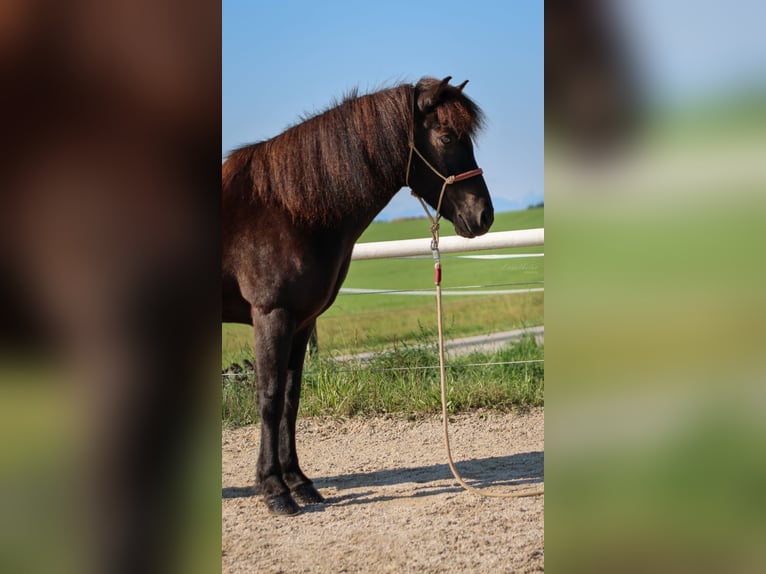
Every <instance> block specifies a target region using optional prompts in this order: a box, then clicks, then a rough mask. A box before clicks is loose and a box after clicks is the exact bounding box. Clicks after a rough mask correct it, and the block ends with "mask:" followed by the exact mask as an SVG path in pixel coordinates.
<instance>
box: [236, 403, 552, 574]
mask: <svg viewBox="0 0 766 574" xmlns="http://www.w3.org/2000/svg"><path fill="white" fill-rule="evenodd" d="M450 420H451V422H450V438H451V445H452V453H453V459H454V460H455V461H456V463H457V468H458V470H459V471H460V472H461V474H462V475H463V477H464V478H465V479H466V480H468V481H469V482H471V483H472V484H474V486H478V487H488V488H489V489H491V490H492V491H507V490H509V489H513V490H522V489H530V488H539V487H540V486H541V485H542V481H543V458H544V457H543V444H544V415H543V410H542V409H534V410H532V411H531V412H528V413H523V414H521V413H494V412H474V413H469V414H461V415H457V416H455V417H453V418H451V419H450ZM298 424H299V428H298V453H299V455H300V457H301V466H302V468H303V470H304V472H306V474H307V475H308V476H310V477H312V478H313V479H314V484H315V486H316V487H317V488H318V489H319V491H320V492H321V493H322V494H323V495H324V497H325V498H326V499H327V502H326V503H325V504H320V505H315V506H309V507H305V508H304V511H303V512H302V513H301V514H299V515H297V516H294V517H273V516H271V515H269V514H268V512H267V510H266V507H265V505H264V504H263V502H262V501H261V499H260V497H259V496H257V495H254V494H253V492H252V490H251V488H250V484H251V483H252V480H253V477H254V468H255V461H256V457H257V452H258V440H259V431H258V428H257V426H251V427H244V428H240V429H236V430H226V431H224V432H223V436H222V449H223V465H222V481H223V491H222V498H223V500H222V504H223V509H222V512H223V524H222V528H223V534H222V536H223V540H222V547H223V555H222V569H223V572H227V573H240V572H241V573H253V572H258V573H277V572H284V573H291V572H312V573H313V572H317V573H325V572H327V573H330V572H332V573H338V572H392V573H393V572H396V573H401V572H439V573H442V572H456V573H457V572H460V573H465V572H492V573H493V574H494V573H499V572H542V571H543V570H544V538H543V514H544V497H543V496H536V497H531V498H510V499H507V498H506V499H502V498H484V497H479V496H476V495H473V494H470V493H468V492H465V491H464V490H462V488H460V486H458V485H457V484H456V482H455V480H454V478H453V477H452V475H451V473H450V470H449V467H448V466H447V464H446V455H445V453H444V447H443V438H442V430H441V421H440V419H439V418H438V417H428V418H425V419H421V420H415V421H411V420H405V419H403V418H396V417H371V418H353V419H351V420H335V419H316V418H315V419H304V420H299V422H298Z"/></svg>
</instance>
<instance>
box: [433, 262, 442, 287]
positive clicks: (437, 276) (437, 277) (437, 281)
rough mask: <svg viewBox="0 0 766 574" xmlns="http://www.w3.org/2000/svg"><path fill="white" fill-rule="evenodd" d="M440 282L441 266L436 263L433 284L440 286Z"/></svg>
mask: <svg viewBox="0 0 766 574" xmlns="http://www.w3.org/2000/svg"><path fill="white" fill-rule="evenodd" d="M441 282H442V268H441V265H439V264H438V263H437V264H436V265H434V283H435V284H436V285H439V284H441Z"/></svg>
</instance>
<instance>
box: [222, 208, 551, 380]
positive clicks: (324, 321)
mask: <svg viewBox="0 0 766 574" xmlns="http://www.w3.org/2000/svg"><path fill="white" fill-rule="evenodd" d="M536 227H544V209H543V208H533V209H527V210H524V211H515V212H506V213H498V214H497V215H496V218H495V223H494V225H493V227H492V231H509V230H514V229H531V228H536ZM441 235H442V236H448V235H454V230H453V228H452V224H450V223H449V222H446V221H445V222H444V223H443V225H442V229H441ZM428 236H429V231H428V222H427V220H426V219H425V218H419V219H413V220H404V221H394V222H375V223H373V224H372V225H371V226H370V227H369V228H368V229H367V231H365V233H364V235H363V236H362V238H361V240H360V242H368V241H390V240H395V239H413V238H418V237H428ZM542 252H543V248H542V247H528V248H517V249H503V250H496V251H486V252H482V253H483V254H512V253H542ZM461 255H469V254H461ZM442 266H443V281H442V285H443V288H444V290H445V292H450V291H456V290H458V289H457V288H458V287H474V289H471V291H476V290H479V291H481V290H483V291H497V290H514V289H525V288H530V287H533V288H534V287H538V288H539V287H542V286H543V279H544V273H543V269H544V257H533V258H519V259H466V258H463V257H460V256H457V255H445V256H443V259H442ZM343 286H344V288H356V289H390V290H419V289H422V290H426V294H425V295H424V296H416V295H415V296H413V295H394V294H344V293H341V294H340V295H339V296H338V299H337V300H336V301H335V304H334V305H333V306H332V307H331V308H330V309H329V310H328V311H327V312H326V313H325V314H324V315H323V316H322V317H320V318H319V320H318V322H317V331H318V338H319V345H320V351H321V353H322V354H323V355H339V354H350V353H357V352H362V351H367V350H371V349H384V348H390V347H392V346H394V345H399V346H400V345H402V344H411V343H413V342H415V341H418V340H419V339H420V337H421V335H422V333H423V331H424V330H431V329H433V328H435V325H436V315H435V298H434V297H433V296H432V295H430V293H433V288H434V287H433V261H432V260H431V258H430V257H428V258H424V259H380V260H370V261H354V262H353V263H352V264H351V268H350V270H349V274H348V277H347V279H346V281H345V283H344V285H343ZM543 301H544V296H543V293H526V294H502V295H495V294H487V295H447V296H445V300H444V312H445V319H444V323H445V330H446V336H447V337H449V338H453V337H460V336H467V335H476V334H482V333H492V332H497V331H503V330H509V329H514V328H518V327H523V326H533V325H540V324H542V323H543V314H544V313H543V309H544V305H543ZM251 355H252V330H251V329H250V327H248V326H243V325H230V324H226V325H224V326H223V348H222V362H223V367H224V368H225V367H226V366H228V365H230V364H231V363H233V362H238V361H239V362H241V361H242V360H244V358H247V357H250V356H251Z"/></svg>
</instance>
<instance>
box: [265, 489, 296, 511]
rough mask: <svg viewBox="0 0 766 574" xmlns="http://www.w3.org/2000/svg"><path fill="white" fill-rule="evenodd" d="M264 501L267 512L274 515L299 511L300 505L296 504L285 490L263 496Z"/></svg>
mask: <svg viewBox="0 0 766 574" xmlns="http://www.w3.org/2000/svg"><path fill="white" fill-rule="evenodd" d="M264 501H265V502H266V507H267V508H268V509H269V512H270V513H271V514H274V515H276V516H292V515H294V514H298V513H299V512H300V511H301V507H300V506H298V504H297V503H296V502H295V501H294V500H293V497H292V496H290V494H289V493H287V492H285V493H283V494H276V495H274V496H268V497H264Z"/></svg>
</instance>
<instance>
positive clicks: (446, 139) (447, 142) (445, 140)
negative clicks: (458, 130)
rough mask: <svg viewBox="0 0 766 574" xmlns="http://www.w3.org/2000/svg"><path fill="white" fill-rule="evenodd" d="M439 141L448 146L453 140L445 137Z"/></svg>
mask: <svg viewBox="0 0 766 574" xmlns="http://www.w3.org/2000/svg"><path fill="white" fill-rule="evenodd" d="M439 141H441V142H442V143H443V144H444V145H448V144H451V143H452V138H451V137H450V136H447V135H444V136H441V137H440V138H439Z"/></svg>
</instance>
